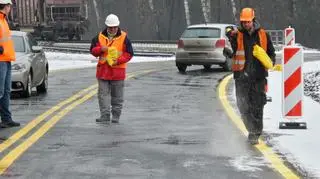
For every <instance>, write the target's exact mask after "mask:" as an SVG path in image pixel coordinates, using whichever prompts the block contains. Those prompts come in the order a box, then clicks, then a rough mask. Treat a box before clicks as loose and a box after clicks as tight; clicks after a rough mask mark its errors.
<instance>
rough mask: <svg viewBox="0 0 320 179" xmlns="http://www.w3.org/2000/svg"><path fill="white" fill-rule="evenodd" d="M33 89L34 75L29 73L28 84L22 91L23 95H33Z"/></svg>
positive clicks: (26, 96)
mask: <svg viewBox="0 0 320 179" xmlns="http://www.w3.org/2000/svg"><path fill="white" fill-rule="evenodd" d="M31 89H32V76H31V74H30V73H29V75H28V80H27V83H26V86H25V88H24V90H23V91H22V97H25V98H28V97H30V96H31V92H32V90H31Z"/></svg>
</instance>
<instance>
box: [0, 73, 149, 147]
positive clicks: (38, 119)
mask: <svg viewBox="0 0 320 179" xmlns="http://www.w3.org/2000/svg"><path fill="white" fill-rule="evenodd" d="M152 71H153V70H145V71H142V72H137V73H134V74H131V73H130V74H128V77H127V79H130V78H132V77H133V76H136V75H139V74H144V73H150V72H152ZM97 87H98V85H97V84H94V85H91V86H89V87H88V88H86V89H83V90H81V91H80V92H78V93H77V94H75V95H73V96H71V97H70V98H68V99H66V100H64V101H62V102H60V103H59V104H57V105H56V106H53V107H52V108H50V109H49V110H47V111H46V112H44V113H42V114H41V115H40V116H38V117H36V118H35V119H33V120H32V121H30V122H29V123H28V124H27V125H26V126H25V127H23V128H22V129H20V130H19V131H17V132H16V133H14V134H13V135H12V136H10V137H9V138H8V139H7V140H5V141H3V142H2V143H1V144H0V152H3V151H4V150H6V149H7V148H8V147H10V146H11V145H12V144H14V143H15V142H16V141H17V140H19V139H20V138H21V137H23V136H24V135H26V134H27V133H28V132H29V131H31V130H32V129H33V128H34V127H36V126H37V125H38V124H39V123H40V122H42V121H43V120H45V119H46V118H47V117H48V116H50V115H51V114H52V113H54V112H56V111H58V110H59V109H60V108H61V107H63V106H64V105H66V104H69V103H71V102H72V101H74V100H76V99H77V98H79V97H81V96H82V95H83V94H85V93H87V92H88V91H91V90H96V88H97Z"/></svg>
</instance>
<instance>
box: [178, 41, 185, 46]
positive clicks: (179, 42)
mask: <svg viewBox="0 0 320 179" xmlns="http://www.w3.org/2000/svg"><path fill="white" fill-rule="evenodd" d="M183 47H184V44H183V40H179V41H178V48H183Z"/></svg>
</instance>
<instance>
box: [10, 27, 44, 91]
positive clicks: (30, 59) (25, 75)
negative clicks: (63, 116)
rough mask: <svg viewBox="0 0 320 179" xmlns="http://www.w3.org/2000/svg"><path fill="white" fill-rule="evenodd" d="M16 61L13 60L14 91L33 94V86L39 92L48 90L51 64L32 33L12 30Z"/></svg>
mask: <svg viewBox="0 0 320 179" xmlns="http://www.w3.org/2000/svg"><path fill="white" fill-rule="evenodd" d="M11 32H12V39H13V42H14V48H15V52H16V61H14V62H12V66H11V72H12V86H11V87H12V92H19V93H21V95H22V96H23V97H29V96H31V91H32V88H33V87H36V88H37V92H38V93H45V92H47V90H48V72H49V65H48V61H47V58H46V56H45V54H44V51H43V50H42V47H39V46H37V42H36V41H35V40H34V38H33V37H32V36H31V34H30V33H27V32H21V31H11Z"/></svg>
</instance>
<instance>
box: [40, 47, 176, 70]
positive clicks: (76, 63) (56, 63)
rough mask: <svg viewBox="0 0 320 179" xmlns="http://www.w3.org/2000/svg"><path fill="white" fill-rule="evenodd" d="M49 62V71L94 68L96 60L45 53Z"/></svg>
mask: <svg viewBox="0 0 320 179" xmlns="http://www.w3.org/2000/svg"><path fill="white" fill-rule="evenodd" d="M45 54H46V57H47V59H48V62H49V70H50V71H57V70H65V69H77V68H87V67H95V66H96V65H97V58H95V57H94V56H92V55H90V54H75V53H61V52H45ZM174 59H175V57H174V56H172V57H142V56H141V57H140V56H135V57H133V58H132V59H131V61H130V63H139V62H152V61H168V60H174Z"/></svg>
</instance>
